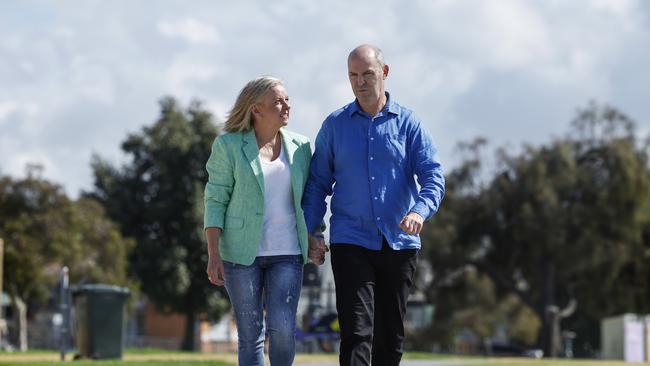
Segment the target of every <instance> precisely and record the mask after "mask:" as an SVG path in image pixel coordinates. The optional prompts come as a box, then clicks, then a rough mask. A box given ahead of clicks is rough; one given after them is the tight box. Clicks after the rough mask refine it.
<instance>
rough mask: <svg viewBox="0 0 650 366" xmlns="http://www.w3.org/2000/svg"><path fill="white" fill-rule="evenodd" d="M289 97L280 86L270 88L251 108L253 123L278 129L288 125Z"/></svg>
mask: <svg viewBox="0 0 650 366" xmlns="http://www.w3.org/2000/svg"><path fill="white" fill-rule="evenodd" d="M290 109H291V105H289V95H287V91H286V90H285V89H284V86H282V85H276V86H274V87H273V88H271V89H270V90H269V91H268V92H266V94H265V95H264V97H262V100H261V101H260V102H259V103H257V104H256V105H255V106H254V107H253V116H254V117H255V123H259V124H263V125H268V126H269V127H271V126H272V127H275V128H278V129H279V128H280V127H284V126H286V125H287V124H288V123H289V110H290Z"/></svg>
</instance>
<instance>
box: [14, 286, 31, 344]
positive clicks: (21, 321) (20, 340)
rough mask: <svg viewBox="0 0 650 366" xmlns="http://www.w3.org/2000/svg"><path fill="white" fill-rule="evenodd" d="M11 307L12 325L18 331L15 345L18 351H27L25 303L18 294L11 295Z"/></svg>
mask: <svg viewBox="0 0 650 366" xmlns="http://www.w3.org/2000/svg"><path fill="white" fill-rule="evenodd" d="M11 307H12V309H13V312H14V325H15V329H16V330H17V331H18V334H17V335H16V339H15V342H16V346H17V347H18V350H20V351H27V305H26V304H25V302H24V301H23V299H22V298H20V296H18V295H11Z"/></svg>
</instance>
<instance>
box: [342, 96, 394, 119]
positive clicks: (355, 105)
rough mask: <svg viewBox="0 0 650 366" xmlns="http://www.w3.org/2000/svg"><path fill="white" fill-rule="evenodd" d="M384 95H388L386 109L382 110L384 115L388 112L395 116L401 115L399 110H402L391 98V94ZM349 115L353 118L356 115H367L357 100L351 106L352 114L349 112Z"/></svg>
mask: <svg viewBox="0 0 650 366" xmlns="http://www.w3.org/2000/svg"><path fill="white" fill-rule="evenodd" d="M384 93H386V104H385V105H384V108H382V110H381V111H382V112H383V113H384V114H385V113H386V112H388V113H392V114H394V115H399V110H400V108H399V105H397V103H395V102H393V100H392V99H391V97H390V93H389V92H384ZM349 113H350V116H352V115H353V114H355V113H363V114H366V113H365V112H364V111H363V110H362V109H361V107H359V101H358V100H356V99H355V100H354V102H352V103H351V104H350V112H349Z"/></svg>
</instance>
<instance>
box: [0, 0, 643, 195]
mask: <svg viewBox="0 0 650 366" xmlns="http://www.w3.org/2000/svg"><path fill="white" fill-rule="evenodd" d="M363 43H372V44H375V45H377V46H379V47H380V48H381V49H382V50H383V51H384V56H385V60H386V63H387V64H388V65H389V66H390V73H389V76H388V79H387V80H386V88H387V90H388V91H389V92H390V93H391V97H392V98H394V99H395V100H397V101H398V102H400V103H401V104H402V105H404V106H406V107H408V108H410V109H412V110H413V111H414V112H415V114H416V115H417V116H418V117H419V118H420V119H421V120H422V122H423V124H424V126H425V127H426V129H427V130H428V131H429V132H430V133H431V135H432V136H433V139H434V142H435V144H436V145H437V147H438V149H439V154H440V159H441V161H442V163H443V165H444V166H445V167H446V170H450V169H453V167H454V164H457V163H458V161H459V158H458V150H457V149H456V146H457V144H458V143H459V142H462V141H470V140H473V139H474V138H476V137H478V136H482V137H485V138H487V140H488V141H489V142H490V146H492V147H499V146H508V147H510V148H514V149H516V148H517V147H518V146H521V145H522V144H533V145H539V144H543V143H546V142H548V141H550V140H551V139H552V138H555V137H560V136H564V135H565V134H566V133H567V132H568V131H569V122H570V121H571V120H572V119H573V117H574V116H575V114H576V111H577V110H578V109H580V108H584V107H586V106H587V105H588V103H589V102H590V101H592V100H593V101H596V102H599V103H607V104H609V105H612V106H614V107H616V108H618V109H620V110H621V111H623V112H624V113H626V114H627V115H628V116H630V117H631V118H632V119H633V120H635V121H636V122H637V124H638V132H639V134H640V135H647V134H649V133H650V2H649V1H645V0H581V1H564V0H543V1H542V0H490V1H475V0H473V1H470V0H453V1H452V0H413V1H409V0H406V1H404V0H402V1H381V0H369V1H364V0H362V1H342V0H341V1H340V0H328V1H305V0H278V1H273V2H269V1H238V2H235V1H229V2H225V1H194V0H190V1H187V0H186V1H153V0H151V1H145V0H143V1H124V0H115V1H93V0H87V1H72V0H59V1H44V0H43V1H11V0H10V1H4V2H3V4H2V11H1V12H0V174H2V175H11V176H14V177H16V178H20V177H24V176H25V167H26V164H29V163H38V164H41V165H42V166H43V167H44V171H43V176H44V177H45V178H46V179H49V180H52V181H54V182H57V183H59V184H61V185H62V186H63V187H64V188H65V190H66V192H67V193H68V194H69V195H70V196H71V197H77V196H78V195H79V193H80V191H82V190H85V191H88V190H92V187H93V177H92V170H91V168H90V161H91V158H92V156H93V154H98V155H99V156H101V157H102V158H104V159H106V160H108V161H111V162H113V163H114V164H116V165H119V164H122V163H124V162H125V161H127V160H126V159H127V157H125V156H124V155H123V154H122V152H121V150H120V145H121V143H122V141H124V140H125V138H126V137H127V135H128V134H130V133H139V132H140V131H141V130H142V128H143V127H144V126H149V125H151V124H153V123H154V122H155V121H156V119H157V118H158V113H159V106H158V101H159V100H160V98H161V97H163V96H167V95H169V96H174V97H176V98H178V99H179V100H180V101H181V102H182V103H183V105H187V104H188V103H189V102H190V101H191V100H194V99H197V100H200V101H202V102H203V104H204V107H205V108H207V109H208V110H210V111H211V112H212V113H213V114H214V115H215V119H216V121H223V120H224V118H225V116H226V115H227V113H228V110H229V108H230V107H231V106H232V104H233V103H234V100H235V98H236V96H237V93H238V92H239V90H240V89H241V88H242V87H243V85H244V84H245V83H246V82H247V81H249V80H251V79H253V78H255V77H256V76H258V75H274V76H277V77H279V78H281V79H282V80H283V81H284V83H285V86H286V89H287V91H288V93H289V96H290V99H291V103H292V110H291V118H290V121H289V127H288V128H289V129H291V130H294V131H296V132H299V133H302V134H304V135H306V136H307V137H309V138H310V139H312V140H313V139H315V137H316V133H317V132H318V129H319V127H320V125H321V123H322V121H323V119H324V118H325V117H326V116H327V115H328V114H329V113H330V112H331V111H333V110H335V109H338V108H339V107H341V106H343V105H345V104H347V103H349V102H351V101H352V100H353V99H354V96H353V94H352V91H351V89H350V86H349V83H348V79H347V63H346V60H347V55H348V53H349V52H350V50H351V49H353V48H354V47H355V46H357V45H359V44H363Z"/></svg>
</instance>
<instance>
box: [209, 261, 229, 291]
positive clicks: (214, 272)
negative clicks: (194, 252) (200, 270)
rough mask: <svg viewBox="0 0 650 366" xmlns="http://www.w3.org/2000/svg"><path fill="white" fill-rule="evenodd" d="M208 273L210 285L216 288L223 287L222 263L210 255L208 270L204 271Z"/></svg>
mask: <svg viewBox="0 0 650 366" xmlns="http://www.w3.org/2000/svg"><path fill="white" fill-rule="evenodd" d="M206 272H207V273H208V280H209V281H210V283H211V284H213V285H217V286H223V284H224V279H225V278H226V277H225V276H224V270H223V261H222V260H221V258H220V257H219V256H217V255H211V256H210V257H209V258H208V268H207V269H206Z"/></svg>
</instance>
